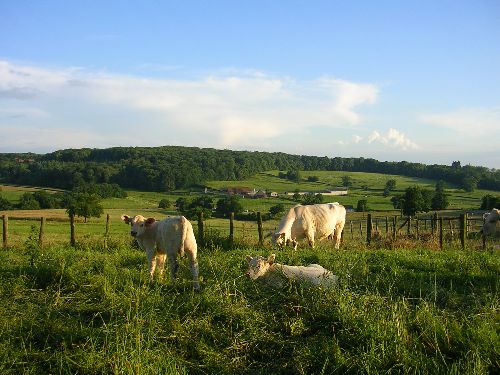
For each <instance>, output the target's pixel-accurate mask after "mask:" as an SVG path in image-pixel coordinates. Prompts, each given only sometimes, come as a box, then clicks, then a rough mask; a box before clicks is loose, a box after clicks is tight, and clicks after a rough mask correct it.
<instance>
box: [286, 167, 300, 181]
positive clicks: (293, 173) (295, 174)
mask: <svg viewBox="0 0 500 375" xmlns="http://www.w3.org/2000/svg"><path fill="white" fill-rule="evenodd" d="M286 178H288V179H289V180H290V181H294V182H296V183H299V182H300V171H299V170H298V169H294V170H290V171H288V172H287V173H286Z"/></svg>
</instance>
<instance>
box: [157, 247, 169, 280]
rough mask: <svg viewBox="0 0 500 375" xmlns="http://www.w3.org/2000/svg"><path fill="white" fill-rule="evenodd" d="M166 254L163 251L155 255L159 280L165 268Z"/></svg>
mask: <svg viewBox="0 0 500 375" xmlns="http://www.w3.org/2000/svg"><path fill="white" fill-rule="evenodd" d="M166 256H167V254H165V253H164V252H163V251H159V252H158V253H157V254H156V267H157V268H158V271H159V273H160V279H163V269H164V268H165V258H166Z"/></svg>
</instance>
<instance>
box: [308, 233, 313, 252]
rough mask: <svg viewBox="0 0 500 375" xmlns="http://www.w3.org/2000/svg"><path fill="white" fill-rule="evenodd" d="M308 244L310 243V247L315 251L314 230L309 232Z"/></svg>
mask: <svg viewBox="0 0 500 375" xmlns="http://www.w3.org/2000/svg"><path fill="white" fill-rule="evenodd" d="M307 242H309V246H311V248H313V249H314V232H313V231H312V230H311V231H309V232H307Z"/></svg>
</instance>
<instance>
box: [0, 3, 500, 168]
mask: <svg viewBox="0 0 500 375" xmlns="http://www.w3.org/2000/svg"><path fill="white" fill-rule="evenodd" d="M499 140H500V1H498V0H470V1H463V0H453V1H443V0H432V1H428V0H420V1H383V0H381V1H356V0H353V1H335V0H330V1H319V0H307V1H295V0H282V1H278V0H251V1H250V0H249V1H247V0H238V1H235V0H227V1H222V0H204V1H202V0H199V1H195V0H182V1H180V0H179V1H170V0H165V1H151V0H145V1H125V0H121V1H113V0H107V1H93V0H86V1H72V0H64V1H55V0H44V1H31V0H29V1H28V0H16V1H13V0H0V153H5V152H36V153H47V152H51V151H55V150H59V149H66V148H81V147H90V148H107V147H115V146H151V147H153V146H163V145H180V146H196V147H211V148H218V149H231V150H249V151H270V152H275V151H280V152H286V153H291V154H303V155H317V156H328V157H336V156H340V157H365V158H374V159H377V160H380V161H385V160H388V161H403V160H405V161H411V162H419V163H425V164H445V165H451V163H452V162H453V161H457V160H458V161H460V162H461V164H462V165H466V164H471V165H477V166H485V167H488V168H495V169H500V150H499V148H498V143H499Z"/></svg>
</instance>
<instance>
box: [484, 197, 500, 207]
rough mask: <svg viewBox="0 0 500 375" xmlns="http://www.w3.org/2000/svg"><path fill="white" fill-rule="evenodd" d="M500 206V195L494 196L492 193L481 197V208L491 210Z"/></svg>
mask: <svg viewBox="0 0 500 375" xmlns="http://www.w3.org/2000/svg"><path fill="white" fill-rule="evenodd" d="M493 208H500V197H494V196H493V195H491V194H486V195H484V196H483V197H482V198H481V210H491V209H493Z"/></svg>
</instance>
